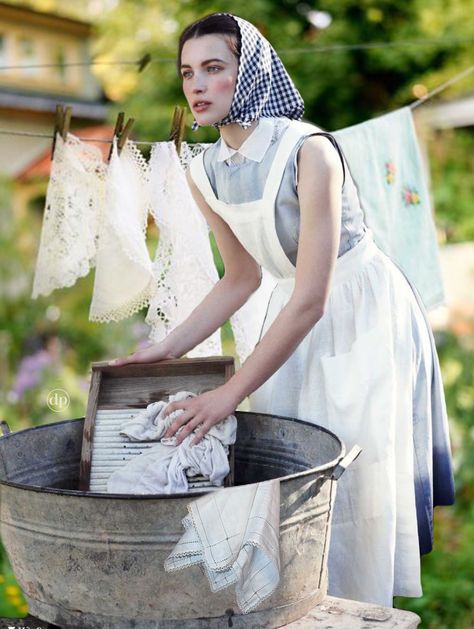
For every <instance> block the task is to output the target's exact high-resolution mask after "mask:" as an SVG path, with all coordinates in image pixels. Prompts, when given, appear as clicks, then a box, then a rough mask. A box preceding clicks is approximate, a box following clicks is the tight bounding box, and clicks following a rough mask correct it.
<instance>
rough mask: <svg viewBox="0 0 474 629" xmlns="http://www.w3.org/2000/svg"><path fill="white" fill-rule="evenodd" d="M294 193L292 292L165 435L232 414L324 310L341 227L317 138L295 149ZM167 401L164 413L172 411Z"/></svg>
mask: <svg viewBox="0 0 474 629" xmlns="http://www.w3.org/2000/svg"><path fill="white" fill-rule="evenodd" d="M298 160H299V168H298V170H299V176H298V197H299V202H300V237H299V243H298V258H297V263H296V277H295V287H294V290H293V293H292V295H291V297H290V299H289V301H288V303H287V304H286V305H285V307H284V308H283V309H282V310H281V312H280V313H279V314H278V316H277V317H276V319H275V321H274V322H273V323H272V325H271V326H270V328H269V329H268V330H267V332H266V333H265V334H264V336H263V337H262V339H261V341H260V343H259V344H258V345H257V347H256V348H255V349H254V351H253V352H252V354H251V355H250V356H249V357H248V358H247V360H246V361H245V363H244V364H243V365H242V367H241V368H240V370H239V371H237V373H236V374H235V375H234V376H233V377H232V378H231V379H230V380H229V381H228V382H227V383H226V384H225V385H223V386H221V387H219V388H218V389H216V390H215V391H211V392H209V393H205V394H203V395H201V396H199V397H198V398H195V399H194V400H190V401H189V402H183V403H176V408H183V409H185V412H184V413H183V414H182V415H181V416H180V417H179V418H178V419H177V420H175V422H174V423H173V425H172V426H171V427H170V430H169V431H168V434H167V436H170V435H172V434H174V432H176V430H177V429H178V428H179V427H180V426H181V425H183V424H187V425H186V427H185V428H184V429H183V430H182V431H181V433H180V435H179V441H182V439H184V437H185V436H186V435H187V434H189V432H191V430H193V429H194V428H195V427H196V426H198V425H199V424H203V427H202V429H201V432H200V433H199V435H200V437H197V438H195V440H194V442H196V443H197V442H198V441H199V439H200V438H202V436H203V434H205V432H207V431H208V430H209V428H210V427H211V426H212V425H213V424H215V423H217V422H218V421H220V420H221V419H223V418H224V417H225V416H227V415H228V414H229V413H232V412H233V411H234V410H235V408H236V406H237V405H238V404H239V403H240V402H241V401H242V400H243V399H244V398H245V397H246V396H247V395H249V394H250V393H252V392H253V391H255V389H257V388H258V387H259V386H260V385H262V384H263V383H264V382H265V381H266V380H267V379H268V378H269V377H270V376H271V375H272V374H274V373H275V372H276V371H277V369H278V368H279V367H281V365H283V363H284V362H285V361H286V360H287V359H288V358H289V357H290V355H291V354H292V353H293V352H294V351H295V349H296V348H297V346H298V345H299V344H300V343H301V341H302V340H303V338H304V337H305V336H306V335H307V334H308V332H309V331H310V330H311V328H312V327H313V326H314V325H315V324H316V323H317V321H318V320H319V319H320V318H321V316H322V315H323V312H324V308H325V304H326V301H327V297H328V294H329V288H330V283H331V276H332V273H333V270H334V266H335V262H336V258H337V254H338V248H339V241H340V229H341V188H342V182H343V173H342V168H341V162H340V158H339V156H338V154H337V152H336V150H335V149H334V147H332V146H331V145H330V143H329V142H328V141H327V140H326V139H324V138H322V137H321V136H319V137H318V136H314V137H310V138H308V139H307V140H306V141H305V142H304V144H303V146H302V147H301V149H300V151H299V157H298ZM176 408H175V407H174V405H173V404H171V405H170V406H169V407H168V411H167V412H172V411H173V410H176Z"/></svg>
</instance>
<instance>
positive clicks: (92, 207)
mask: <svg viewBox="0 0 474 629" xmlns="http://www.w3.org/2000/svg"><path fill="white" fill-rule="evenodd" d="M184 154H185V155H188V156H192V154H193V152H192V150H188V149H185V150H184ZM149 214H151V216H152V217H153V219H154V221H155V223H156V225H157V227H158V230H159V232H160V238H159V242H158V247H157V250H156V255H155V261H154V262H153V263H152V261H151V260H150V258H149V255H148V253H147V249H146V242H145V227H146V222H147V217H148V215H149ZM94 266H95V267H96V275H95V282H94V292H93V296H92V303H91V309H90V313H89V316H90V319H91V320H94V321H102V322H110V321H119V320H120V319H123V318H125V317H127V316H130V315H132V314H133V313H134V312H136V311H138V310H139V309H140V308H142V307H144V306H145V305H149V309H148V314H147V317H146V322H147V323H148V324H149V325H150V334H149V337H150V339H151V340H152V341H159V340H161V339H163V338H164V337H165V336H166V335H167V334H168V333H169V332H171V330H172V329H174V328H175V327H176V326H177V325H179V324H180V323H181V322H182V321H184V319H186V317H187V316H188V315H189V314H190V313H191V312H192V310H193V309H194V308H195V307H196V305H197V304H198V303H200V302H201V301H202V299H204V297H205V296H206V295H207V294H208V292H209V291H210V290H211V289H212V287H213V286H214V284H215V283H216V282H217V280H218V275H217V270H216V268H215V265H214V262H213V256H212V251H211V247H210V243H209V232H208V227H207V224H206V222H205V220H204V218H203V217H202V215H201V213H200V211H199V210H198V208H197V206H196V205H195V203H194V200H193V198H192V196H191V193H190V191H189V188H188V186H187V184H186V180H185V175H184V170H183V166H182V164H181V163H180V160H179V158H178V155H177V153H176V148H175V146H174V143H173V142H157V143H156V144H155V145H153V147H152V151H151V159H150V162H147V161H146V160H145V159H144V158H143V156H142V155H141V153H140V152H139V151H138V149H137V148H136V145H135V143H133V142H130V141H127V142H126V143H125V146H124V148H123V150H122V152H121V153H120V155H119V154H118V152H117V150H116V147H114V149H113V151H112V156H111V161H110V163H109V164H108V165H106V164H104V163H103V161H102V156H101V154H100V151H99V150H98V149H96V148H95V147H92V146H87V145H86V144H85V143H83V142H81V141H80V140H79V139H78V138H76V137H75V136H74V135H72V134H68V135H67V138H66V140H65V141H63V140H62V138H61V137H60V135H58V136H57V142H56V150H55V153H54V159H53V163H52V167H51V177H50V181H49V185H48V190H47V196H46V206H45V213H44V218H43V225H42V232H41V239H40V246H39V251H38V256H37V263H36V270H35V277H34V283H33V294H32V296H33V298H36V297H38V296H40V295H44V296H48V295H49V294H50V293H51V292H52V291H53V290H55V289H57V288H64V287H69V286H72V285H73V284H74V283H75V282H76V281H77V279H79V278H80V277H83V276H85V275H87V274H88V272H89V270H90V269H91V268H93V267H94ZM191 278H192V281H191ZM221 354H222V348H221V340H220V331H219V330H217V331H216V332H215V333H214V334H212V335H211V336H210V337H209V338H208V339H206V340H205V341H203V342H202V343H201V344H200V345H198V346H197V347H196V348H194V349H193V350H191V351H190V352H188V355H189V356H209V355H221Z"/></svg>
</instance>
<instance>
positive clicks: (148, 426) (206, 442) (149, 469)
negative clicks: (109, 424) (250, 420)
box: [107, 391, 237, 494]
mask: <svg viewBox="0 0 474 629" xmlns="http://www.w3.org/2000/svg"><path fill="white" fill-rule="evenodd" d="M194 396H195V394H194V393H189V392H187V391H181V392H179V393H177V394H176V395H171V396H170V397H169V400H168V402H154V403H153V404H149V405H148V407H147V408H146V409H144V410H143V411H141V412H140V413H138V415H137V416H136V417H134V418H133V419H132V420H130V421H128V422H126V423H125V424H124V425H123V426H122V427H121V429H120V434H122V435H126V436H128V437H129V438H131V439H133V440H134V441H150V440H158V439H161V441H160V442H159V443H157V444H156V445H155V446H154V447H153V448H149V449H148V450H146V451H145V452H143V453H142V454H140V455H138V456H136V457H134V458H133V459H132V460H131V461H129V462H128V463H127V464H126V465H125V466H123V467H122V468H120V469H118V470H116V471H115V472H113V473H112V474H111V475H110V477H109V479H108V481H107V491H108V492H109V493H121V494H122V493H127V494H128V493H130V494H150V493H152V494H160V493H165V494H174V493H183V492H187V491H188V477H192V476H198V475H202V476H204V477H206V478H209V481H210V482H211V483H212V484H213V485H215V486H220V485H222V483H223V481H224V478H225V477H226V476H227V474H228V473H229V469H230V468H229V461H228V457H227V454H228V447H229V445H231V444H233V443H234V442H235V439H236V434H237V420H236V418H235V417H234V415H229V416H228V417H226V419H224V420H223V421H222V422H219V423H218V424H216V425H215V426H213V427H212V428H211V429H210V430H209V432H208V433H207V434H206V435H205V436H204V438H203V439H202V440H201V441H200V442H199V443H198V444H196V445H194V446H192V447H191V441H192V440H193V438H194V437H195V432H192V433H191V434H190V435H188V436H187V437H186V438H185V439H184V441H183V442H182V443H181V444H179V445H176V438H175V437H171V438H169V439H164V438H163V435H164V434H165V432H166V430H167V428H168V426H169V425H170V424H171V423H172V422H173V420H174V419H175V418H176V417H177V416H178V415H180V414H181V413H182V412H183V411H182V410H177V411H175V412H173V413H171V414H170V415H169V416H168V417H164V412H165V410H166V407H167V406H168V404H170V403H171V402H174V401H176V400H182V399H186V398H189V397H194ZM178 432H179V431H178Z"/></svg>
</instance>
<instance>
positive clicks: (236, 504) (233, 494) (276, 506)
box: [165, 479, 280, 613]
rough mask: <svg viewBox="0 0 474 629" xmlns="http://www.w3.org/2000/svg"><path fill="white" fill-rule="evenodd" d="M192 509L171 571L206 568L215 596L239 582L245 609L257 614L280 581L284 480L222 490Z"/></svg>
mask: <svg viewBox="0 0 474 629" xmlns="http://www.w3.org/2000/svg"><path fill="white" fill-rule="evenodd" d="M188 510H189V513H188V515H187V516H186V517H185V518H184V519H183V525H184V528H185V529H186V531H185V533H184V535H183V536H182V537H181V539H180V540H179V542H178V543H177V544H176V546H175V547H174V549H173V551H172V553H171V554H170V555H169V557H168V558H167V559H166V561H165V570H166V571H167V572H171V571H174V570H181V569H182V568H187V567H188V566H192V565H195V564H203V566H204V570H205V572H206V575H207V578H208V579H209V584H210V587H211V590H212V592H217V591H218V590H222V589H224V588H226V587H228V586H229V585H232V584H233V583H235V591H236V599H237V604H238V606H239V609H240V610H241V611H242V612H243V613H247V612H249V611H251V610H252V609H254V608H255V607H257V605H259V604H260V603H261V602H262V601H263V600H264V599H266V598H268V597H269V596H270V595H271V594H272V593H273V592H274V590H275V589H276V587H277V586H278V583H279V580H280V482H279V480H278V479H274V480H270V481H265V482H261V483H253V484H250V485H241V486H239V487H228V488H225V489H221V490H219V491H217V492H213V493H210V494H207V495H205V496H203V497H201V498H199V499H198V500H195V501H194V502H192V503H191V504H189V505H188Z"/></svg>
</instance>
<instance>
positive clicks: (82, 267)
mask: <svg viewBox="0 0 474 629" xmlns="http://www.w3.org/2000/svg"><path fill="white" fill-rule="evenodd" d="M105 176H106V165H105V164H104V163H103V161H102V154H101V152H100V150H99V149H98V148H96V147H94V146H87V145H86V144H85V143H83V142H81V141H80V140H78V139H77V138H76V137H75V136H73V135H71V134H68V136H67V139H66V141H64V140H63V139H62V138H61V136H60V135H59V134H58V135H57V136H56V148H55V152H54V159H53V163H52V165H51V175H50V180H49V183H48V190H47V193H46V204H45V211H44V217H43V225H42V229H41V239H40V245H39V249H38V256H37V260H36V269H35V276H34V280H33V292H32V297H33V299H36V298H37V297H38V296H40V295H44V296H48V295H49V294H50V293H51V292H52V291H53V290H55V289H57V288H64V287H67V286H72V285H73V284H74V283H75V282H76V281H77V279H78V278H80V277H84V276H85V275H87V274H88V273H89V270H90V269H91V268H92V267H93V266H94V264H95V259H96V251H97V237H98V215H99V211H100V208H101V207H102V205H103V202H104V181H105Z"/></svg>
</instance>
